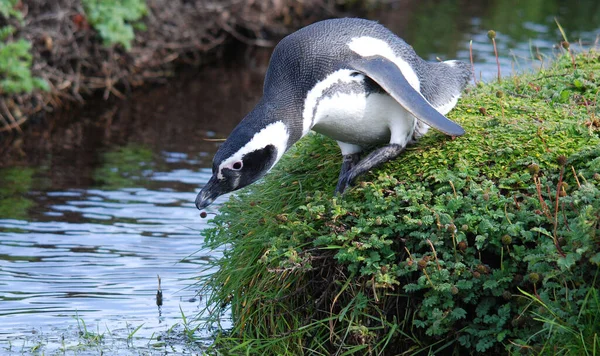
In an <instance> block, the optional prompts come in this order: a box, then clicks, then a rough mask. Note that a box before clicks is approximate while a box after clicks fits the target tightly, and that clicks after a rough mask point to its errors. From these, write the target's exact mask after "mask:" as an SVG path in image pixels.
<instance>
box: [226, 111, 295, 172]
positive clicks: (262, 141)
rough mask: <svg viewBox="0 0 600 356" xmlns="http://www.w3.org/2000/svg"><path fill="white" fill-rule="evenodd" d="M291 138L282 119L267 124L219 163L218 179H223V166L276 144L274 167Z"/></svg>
mask: <svg viewBox="0 0 600 356" xmlns="http://www.w3.org/2000/svg"><path fill="white" fill-rule="evenodd" d="M289 138H290V135H289V132H288V129H287V127H286V126H285V124H284V123H283V122H281V121H276V122H274V123H272V124H269V125H267V126H266V127H265V128H263V129H262V130H260V131H259V132H257V133H256V134H254V136H253V137H252V138H251V139H250V141H248V143H246V144H245V145H244V146H242V148H240V149H239V150H238V151H237V152H236V153H234V154H233V155H231V156H230V157H229V158H227V159H226V160H223V161H222V162H221V164H219V171H218V173H217V178H218V179H223V174H222V172H221V171H222V169H223V168H230V169H231V168H232V167H233V165H234V164H235V163H236V162H239V161H241V160H242V158H243V157H244V155H246V154H248V153H250V152H254V151H257V150H260V149H263V148H265V147H267V146H268V145H273V146H275V149H277V159H276V160H275V162H273V165H272V166H271V167H270V168H269V170H270V169H271V168H273V166H274V165H275V163H277V162H278V161H279V159H281V156H283V154H284V153H285V150H286V149H287V144H288V140H289Z"/></svg>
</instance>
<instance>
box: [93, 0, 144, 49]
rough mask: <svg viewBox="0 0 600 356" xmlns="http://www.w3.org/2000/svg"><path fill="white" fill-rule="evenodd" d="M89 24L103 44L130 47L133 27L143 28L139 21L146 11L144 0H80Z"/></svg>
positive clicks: (133, 36) (133, 35) (133, 34)
mask: <svg viewBox="0 0 600 356" xmlns="http://www.w3.org/2000/svg"><path fill="white" fill-rule="evenodd" d="M82 3H83V7H84V9H85V13H86V15H87V16H88V20H89V22H90V24H91V25H92V26H93V27H94V28H95V29H96V30H97V31H98V33H99V34H100V37H102V39H103V40H104V45H106V46H112V45H114V44H121V45H122V46H123V47H124V48H125V49H130V48H131V42H132V41H133V39H134V38H135V33H134V32H133V30H134V27H135V28H137V29H145V27H144V24H143V23H141V22H140V20H141V19H142V17H144V16H145V15H146V13H147V12H148V7H147V6H146V1H145V0H82Z"/></svg>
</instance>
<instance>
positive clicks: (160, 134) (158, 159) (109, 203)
mask: <svg viewBox="0 0 600 356" xmlns="http://www.w3.org/2000/svg"><path fill="white" fill-rule="evenodd" d="M263 74H264V68H263V67H260V66H250V65H246V66H243V67H242V66H238V67H237V68H231V67H219V68H208V69H206V70H204V71H203V72H202V73H200V74H186V73H183V74H182V75H181V76H180V77H179V78H178V79H177V80H175V81H174V82H173V83H171V84H169V85H167V86H163V87H159V88H156V89H151V90H144V91H140V92H136V93H134V94H133V96H132V98H131V100H129V101H127V102H124V103H120V104H119V105H117V106H108V107H105V108H103V107H102V106H103V105H98V106H94V105H93V106H92V107H91V108H90V110H83V111H81V110H78V111H77V112H76V114H75V116H76V117H78V118H81V119H82V120H83V122H84V124H81V122H80V121H74V120H70V118H69V116H71V115H73V113H72V112H66V113H65V116H66V117H58V118H57V121H58V122H61V123H62V125H63V126H62V127H61V128H59V129H57V130H55V131H54V132H53V133H52V135H51V138H50V142H43V141H42V140H35V139H34V140H30V141H29V142H25V143H23V151H24V153H25V154H27V157H26V158H25V159H26V160H28V161H29V162H30V164H29V167H19V166H13V167H6V168H1V169H0V217H1V218H0V320H1V322H0V347H1V349H0V354H3V353H4V352H5V351H8V350H10V351H12V352H14V353H20V352H21V351H24V352H25V353H28V352H31V351H32V350H33V349H34V348H36V347H38V346H39V345H42V348H41V350H42V351H47V352H52V351H55V350H63V349H67V350H70V351H74V350H79V349H81V348H82V344H86V343H87V342H88V339H89V338H84V337H82V335H81V333H83V334H84V335H85V330H88V331H90V332H92V333H94V334H100V335H103V336H104V338H103V339H104V343H103V344H102V345H103V346H102V347H100V349H102V350H103V351H104V352H107V351H108V352H109V354H110V352H114V353H115V354H119V355H121V354H128V353H131V354H136V352H138V351H139V350H150V351H157V352H158V351H160V350H163V351H164V350H165V349H168V350H171V351H172V350H173V348H174V349H175V351H177V352H194V351H196V352H197V350H198V345H194V344H189V343H186V342H185V339H184V338H183V337H182V334H183V330H184V329H185V325H184V322H183V320H182V313H183V314H184V315H186V317H187V318H190V319H193V318H194V317H195V316H196V315H197V314H198V312H199V311H200V310H202V308H203V306H204V301H203V296H198V295H197V290H196V288H195V287H194V284H195V283H196V282H197V279H196V278H197V277H198V275H199V274H200V273H201V271H202V270H204V269H206V268H207V267H206V263H207V261H208V260H210V259H212V258H216V257H218V256H219V251H207V250H203V245H202V244H203V238H202V234H201V231H202V230H203V229H205V228H206V226H207V225H206V221H207V220H208V219H201V218H200V217H199V212H198V211H197V210H196V208H195V207H194V205H193V202H194V199H195V195H196V192H197V191H198V189H199V186H200V185H201V183H202V182H206V181H207V180H208V178H209V177H210V175H211V169H210V168H208V167H210V161H211V159H212V155H213V154H214V152H215V151H216V148H217V145H218V143H216V142H211V141H204V140H203V139H202V138H206V137H214V138H218V137H224V136H225V135H226V133H227V132H229V131H231V129H233V127H234V126H235V125H236V123H237V121H238V120H239V118H240V117H241V116H242V115H243V113H244V112H246V111H247V110H249V108H250V107H251V106H252V103H253V102H254V101H256V99H257V96H258V95H259V93H260V88H261V85H262V80H263ZM215 78H219V80H223V82H221V84H220V86H219V87H218V88H215V89H214V90H204V88H205V85H206V84H205V83H214V82H218V81H219V80H217V79H215ZM239 91H243V92H244V94H243V95H240V94H239ZM107 115H111V117H110V118H109V117H108V116H107ZM98 118H104V119H98ZM215 118H218V119H219V120H215ZM104 120H111V122H112V124H111V125H110V126H105V121H104ZM88 121H89V122H88ZM30 135H31V137H36V136H37V135H38V133H37V132H32V133H30ZM40 145H42V146H43V147H40ZM46 146H50V148H49V149H48V147H46ZM223 199H227V197H222V198H221V199H219V200H218V201H217V202H216V204H214V205H213V206H211V207H210V208H209V209H208V210H207V211H208V213H209V214H214V213H215V212H216V210H217V209H218V205H219V204H220V203H221V202H222V201H223ZM210 216H212V215H209V218H210ZM157 276H160V278H161V281H162V292H163V305H162V307H160V308H159V307H158V306H157V304H156V298H155V297H156V293H157V289H158V278H157ZM83 323H85V328H84V326H83ZM140 326H141V328H140V329H139V330H138V331H137V332H135V334H134V337H133V338H132V339H131V340H127V337H128V335H129V334H130V333H132V332H133V331H134V330H135V329H136V328H137V327H140ZM195 326H196V325H189V326H188V328H193V327H195ZM173 327H174V328H173ZM172 328H173V329H172ZM203 336H208V333H207V332H204V333H201V332H197V333H196V337H199V338H200V339H202V337H203ZM158 338H160V339H161V340H160V341H159V340H158ZM165 339H168V342H167V343H166V344H165V343H164V342H163V341H164V340H165ZM88 348H89V347H88ZM136 350H137V351H136ZM96 351H97V350H96V348H94V347H92V348H91V350H89V349H88V350H87V351H86V352H90V353H91V354H95V353H97V352H96Z"/></svg>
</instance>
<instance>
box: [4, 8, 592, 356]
mask: <svg viewBox="0 0 600 356" xmlns="http://www.w3.org/2000/svg"><path fill="white" fill-rule="evenodd" d="M367 15H368V17H370V18H374V19H379V20H381V22H382V23H384V24H385V25H386V26H388V27H390V28H391V29H392V30H393V31H394V32H396V33H398V34H399V35H401V36H402V37H403V38H404V39H405V40H406V41H407V42H409V43H411V44H412V45H413V46H414V47H415V50H416V51H417V52H418V53H419V54H420V55H421V56H423V57H425V58H428V59H435V58H436V57H440V58H442V59H452V58H461V59H466V60H468V58H469V41H471V40H472V41H473V51H474V60H475V68H476V72H477V73H478V75H479V74H481V77H482V78H484V79H486V80H492V79H493V78H494V77H495V76H496V73H497V72H496V71H497V69H496V59H495V56H494V54H493V48H492V45H491V42H490V40H489V39H488V38H487V30H489V29H494V30H496V32H497V34H498V50H499V54H500V56H501V57H500V62H501V65H502V69H501V70H502V73H503V74H505V75H506V74H510V73H511V72H512V71H514V70H517V69H519V68H520V69H522V70H526V69H528V68H532V66H533V67H535V66H540V65H542V61H540V60H538V59H536V58H538V57H539V58H542V59H543V60H544V62H543V63H547V61H548V58H549V57H550V56H551V55H552V53H554V52H556V51H557V49H556V44H557V43H559V41H560V40H561V35H560V32H559V31H558V28H557V27H556V24H555V22H554V21H555V20H554V17H557V18H558V19H559V21H560V23H561V24H562V26H563V27H564V28H565V32H566V33H567V36H568V38H569V40H570V41H571V42H577V41H576V40H577V39H581V44H582V46H583V47H586V46H590V45H591V44H593V42H594V41H596V36H597V34H598V33H599V25H598V24H599V23H600V5H599V4H598V3H597V2H596V1H595V0H594V1H591V0H590V1H581V2H577V4H572V3H569V2H566V1H543V2H542V1H529V2H522V1H496V2H489V3H488V2H486V4H485V5H482V4H479V2H476V4H466V3H465V2H458V1H402V2H400V1H398V2H392V3H391V4H390V5H389V6H388V7H387V8H386V10H385V11H381V10H379V11H378V10H373V11H372V12H370V13H368V14H367ZM574 47H575V48H578V47H579V45H578V44H577V45H575V46H574ZM538 53H539V54H538ZM233 57H236V58H237V60H235V61H233V62H226V63H227V64H225V65H221V66H218V67H215V68H204V69H202V70H201V71H200V72H199V73H192V72H187V73H182V74H181V75H179V76H178V78H175V79H173V80H171V81H170V82H169V84H168V85H165V86H161V87H158V88H149V89H144V90H137V91H135V92H134V93H133V94H132V95H131V97H130V98H129V99H128V100H127V101H125V102H120V103H109V104H107V103H105V102H102V101H99V102H95V103H92V105H90V106H89V107H87V108H86V109H83V110H82V109H78V108H69V109H67V110H65V112H63V113H59V114H57V115H55V117H54V118H53V119H52V120H50V121H45V122H42V123H40V124H38V125H37V126H32V127H30V129H29V130H30V132H29V133H28V134H27V135H26V136H25V138H24V139H23V140H22V141H20V140H19V139H14V138H9V137H4V139H3V140H4V142H3V143H2V144H3V145H12V146H14V147H16V148H15V149H13V150H12V151H11V156H10V157H2V158H1V159H2V160H3V161H2V163H3V164H2V166H4V168H0V354H2V353H7V351H11V352H13V353H20V352H25V353H29V352H32V351H33V350H41V351H43V352H46V353H52V352H54V351H58V350H61V349H64V348H67V349H68V350H80V349H81V348H82V345H83V344H86V343H87V345H88V346H85V347H83V349H84V350H87V351H86V352H88V353H91V354H97V353H98V352H97V351H98V349H99V350H102V351H103V352H105V353H109V354H110V353H111V352H112V353H114V354H127V353H132V354H136V353H138V352H154V351H156V352H163V353H164V352H171V353H178V352H197V350H198V345H193V344H192V345H190V344H188V343H186V342H185V340H184V339H183V338H182V337H181V335H182V334H183V331H184V330H185V325H184V322H183V319H182V317H181V313H183V314H184V315H186V316H187V317H188V318H190V317H193V316H194V315H195V314H196V313H198V311H200V310H201V309H202V307H203V305H204V304H203V302H204V301H203V296H197V295H196V288H195V287H194V283H195V282H196V279H195V278H196V277H197V276H198V275H199V274H200V272H201V270H202V269H204V268H205V267H206V263H207V261H208V260H210V259H212V258H218V257H219V251H206V250H204V249H203V236H202V233H201V231H202V229H204V228H206V220H203V219H201V218H200V217H199V216H198V211H197V210H196V209H195V208H194V206H193V201H194V198H195V194H196V193H197V191H198V190H199V188H200V187H201V185H202V184H203V182H206V180H207V179H208V178H209V176H210V168H209V167H210V161H211V158H212V155H213V154H214V152H215V151H216V148H217V145H218V143H217V142H213V141H205V140H203V138H222V137H226V135H227V134H228V132H230V131H231V129H233V127H235V125H236V124H237V122H238V121H239V120H240V119H241V118H242V117H243V115H244V114H245V113H246V112H248V111H249V110H250V109H251V108H252V106H253V104H254V103H255V102H256V101H257V100H258V98H259V96H260V90H261V87H262V80H263V77H264V72H265V70H266V66H267V61H268V57H269V50H254V49H243V50H240V51H237V52H235V53H234V54H233ZM0 147H2V145H0ZM9 159H10V160H11V161H13V162H12V163H7V162H8V160H9ZM222 200H223V198H222V199H220V200H219V201H218V202H217V204H215V205H213V206H211V207H210V208H209V209H208V212H209V213H211V214H212V213H216V211H217V209H218V204H219V203H220V202H222ZM157 275H160V277H161V279H162V290H163V294H164V297H163V298H164V304H163V306H162V307H161V308H160V309H159V308H158V306H157V305H156V301H155V295H156V291H157V286H158V282H157ZM82 321H83V322H85V328H84V326H83V324H82ZM139 326H141V327H140V329H139V330H138V331H137V332H135V334H134V337H133V338H132V339H131V340H127V336H128V335H129V334H130V333H132V332H133V331H134V330H135V329H136V328H137V327H139ZM193 326H195V325H192V326H191V327H193ZM85 330H87V331H88V332H92V333H94V334H101V335H104V343H103V344H101V346H98V347H97V348H96V347H95V346H94V345H95V344H94V343H93V342H92V343H91V344H90V343H89V340H90V338H92V337H91V336H90V335H92V336H93V335H94V334H87V337H86V334H85ZM82 332H83V334H82ZM196 335H199V336H200V337H201V338H202V337H205V338H206V339H205V340H206V342H210V334H209V333H208V332H207V331H206V330H204V331H203V332H202V333H200V332H197V333H196ZM159 338H160V340H158V339H159ZM92 339H93V338H92ZM165 339H166V340H167V341H168V342H167V343H166V344H164V343H163V341H164V340H165ZM90 345H91V346H90ZM167 347H168V348H167ZM171 347H172V348H171ZM140 350H142V351H140Z"/></svg>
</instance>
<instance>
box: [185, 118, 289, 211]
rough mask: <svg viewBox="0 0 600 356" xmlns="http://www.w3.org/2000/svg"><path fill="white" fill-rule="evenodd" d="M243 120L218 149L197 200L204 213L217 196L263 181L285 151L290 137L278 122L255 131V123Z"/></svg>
mask: <svg viewBox="0 0 600 356" xmlns="http://www.w3.org/2000/svg"><path fill="white" fill-rule="evenodd" d="M247 119H248V118H246V119H245V120H243V121H242V122H241V123H240V124H239V125H238V126H237V127H236V128H235V130H233V132H232V133H231V135H230V136H229V138H228V139H227V140H226V141H225V142H224V143H223V145H221V147H219V150H218V151H217V154H216V155H215V157H214V159H213V167H212V177H211V178H210V180H209V181H208V183H206V185H205V186H204V187H203V188H202V190H201V191H200V193H199V194H198V196H197V197H196V207H197V208H198V209H200V210H201V209H204V208H206V207H207V206H209V205H210V204H211V203H212V202H213V201H214V200H215V199H216V198H218V197H219V196H221V195H223V194H226V193H229V192H233V191H235V190H238V189H240V188H243V187H245V186H247V185H250V184H252V183H254V182H256V181H257V180H259V179H260V178H262V177H263V176H264V175H265V174H266V173H267V172H268V171H269V170H270V169H271V168H273V166H274V165H275V163H277V161H279V159H280V158H281V156H282V155H283V153H284V152H285V151H286V150H287V143H288V139H289V134H288V130H287V127H286V126H285V124H284V123H283V122H281V121H276V122H274V123H271V124H268V125H266V126H265V127H262V128H258V129H257V128H256V126H257V125H256V120H247Z"/></svg>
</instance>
